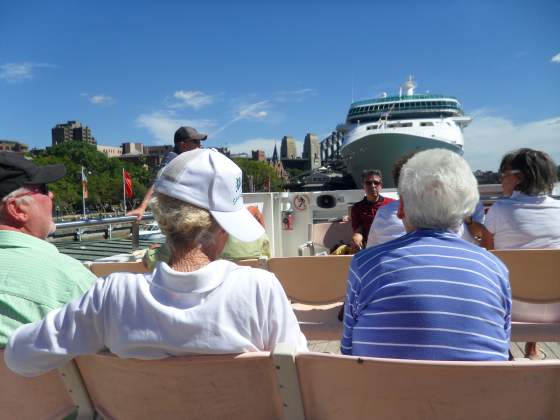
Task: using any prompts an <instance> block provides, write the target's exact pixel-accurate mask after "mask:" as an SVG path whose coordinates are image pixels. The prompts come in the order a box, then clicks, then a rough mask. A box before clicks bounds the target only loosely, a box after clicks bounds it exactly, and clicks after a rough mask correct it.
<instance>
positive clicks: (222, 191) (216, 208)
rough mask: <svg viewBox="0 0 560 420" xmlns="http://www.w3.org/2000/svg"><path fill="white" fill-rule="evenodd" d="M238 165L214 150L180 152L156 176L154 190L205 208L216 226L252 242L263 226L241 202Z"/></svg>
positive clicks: (241, 179)
mask: <svg viewBox="0 0 560 420" xmlns="http://www.w3.org/2000/svg"><path fill="white" fill-rule="evenodd" d="M242 184H243V178H242V172H241V169H240V168H239V166H237V165H236V164H235V163H234V162H233V161H231V160H230V159H228V158H227V157H226V156H224V155H223V154H221V153H220V152H218V151H217V150H215V149H195V150H191V151H189V152H184V153H181V154H180V155H179V156H177V157H176V158H175V159H173V160H172V161H171V162H170V163H169V164H168V165H167V166H166V167H165V168H164V169H163V170H162V171H161V172H160V174H159V175H158V177H157V179H156V182H155V184H154V189H155V190H156V191H157V192H159V193H162V194H165V195H168V196H170V197H173V198H176V199H178V200H181V201H184V202H186V203H190V204H194V205H195V206H198V207H201V208H203V209H207V210H208V211H209V212H210V213H211V214H212V216H213V217H214V218H215V219H216V221H217V222H218V223H219V225H220V226H221V227H222V228H223V229H224V230H225V231H226V232H227V233H229V234H230V235H232V236H234V237H235V238H237V239H239V240H240V241H243V242H251V241H255V240H257V239H258V238H260V237H261V236H262V234H263V233H264V229H263V227H262V226H261V224H260V223H259V222H258V221H257V220H256V219H255V218H254V217H253V215H252V214H251V213H249V211H248V210H247V209H246V208H245V206H244V205H243V197H242V195H241V194H242V191H241V186H242Z"/></svg>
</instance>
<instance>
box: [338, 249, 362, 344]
mask: <svg viewBox="0 0 560 420" xmlns="http://www.w3.org/2000/svg"><path fill="white" fill-rule="evenodd" d="M355 269H356V267H355V259H352V263H351V264H350V270H349V271H348V286H347V289H346V299H345V300H344V316H343V318H342V325H343V329H342V337H341V339H340V353H341V354H346V355H352V333H353V330H354V325H355V324H356V309H357V308H356V306H357V303H358V295H359V292H360V290H359V289H360V283H359V281H358V276H357V274H356V271H355Z"/></svg>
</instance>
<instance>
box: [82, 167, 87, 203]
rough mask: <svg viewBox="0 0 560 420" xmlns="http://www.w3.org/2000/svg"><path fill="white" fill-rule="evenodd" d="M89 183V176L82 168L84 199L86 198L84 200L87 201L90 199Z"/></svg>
mask: <svg viewBox="0 0 560 420" xmlns="http://www.w3.org/2000/svg"><path fill="white" fill-rule="evenodd" d="M87 183H88V181H87V176H86V173H85V171H84V167H83V166H82V197H83V198H84V200H87V199H88V197H89V193H88V185H87Z"/></svg>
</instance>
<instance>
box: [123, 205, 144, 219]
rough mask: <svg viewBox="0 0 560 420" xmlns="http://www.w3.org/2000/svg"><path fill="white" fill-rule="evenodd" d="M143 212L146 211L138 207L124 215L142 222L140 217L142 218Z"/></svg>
mask: <svg viewBox="0 0 560 420" xmlns="http://www.w3.org/2000/svg"><path fill="white" fill-rule="evenodd" d="M145 211H146V209H145V208H143V207H141V206H140V207H138V208H137V209H134V210H131V211H129V212H128V213H126V215H127V216H136V220H138V221H140V220H142V217H143V216H144V212H145Z"/></svg>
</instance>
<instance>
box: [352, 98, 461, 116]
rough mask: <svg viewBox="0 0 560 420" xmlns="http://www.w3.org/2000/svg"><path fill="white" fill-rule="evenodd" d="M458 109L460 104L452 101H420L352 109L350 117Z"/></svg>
mask: <svg viewBox="0 0 560 420" xmlns="http://www.w3.org/2000/svg"><path fill="white" fill-rule="evenodd" d="M434 107H435V108H440V107H445V108H456V109H459V104H457V103H456V102H451V101H418V102H397V103H394V104H381V105H370V106H361V107H358V108H352V109H351V110H350V112H349V113H348V115H355V114H363V113H365V112H375V111H388V110H390V109H393V110H403V109H415V108H434Z"/></svg>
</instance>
